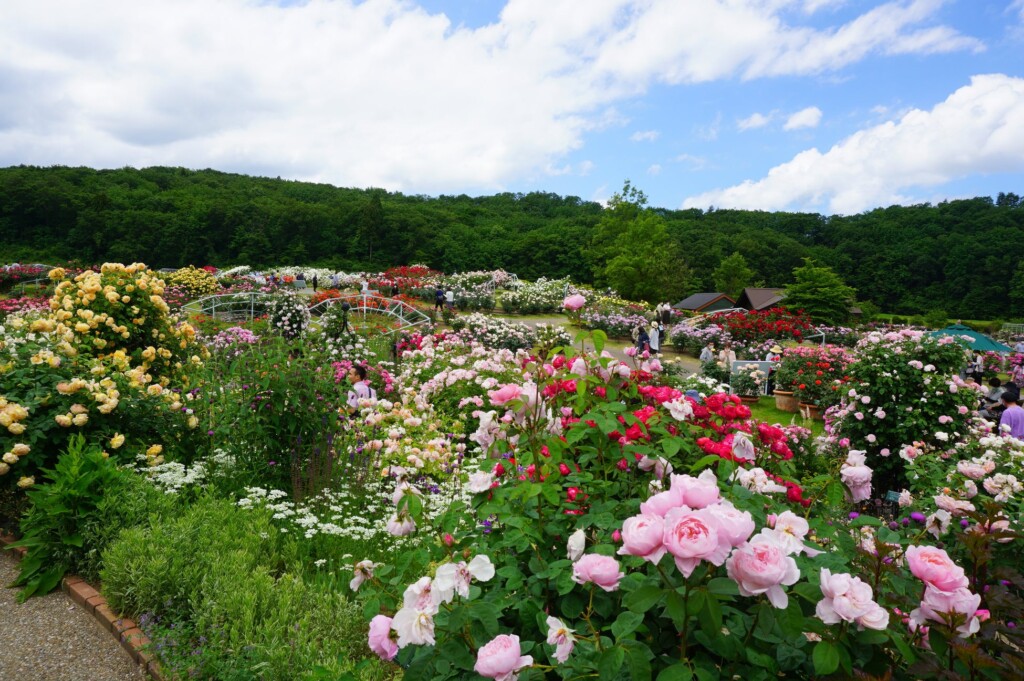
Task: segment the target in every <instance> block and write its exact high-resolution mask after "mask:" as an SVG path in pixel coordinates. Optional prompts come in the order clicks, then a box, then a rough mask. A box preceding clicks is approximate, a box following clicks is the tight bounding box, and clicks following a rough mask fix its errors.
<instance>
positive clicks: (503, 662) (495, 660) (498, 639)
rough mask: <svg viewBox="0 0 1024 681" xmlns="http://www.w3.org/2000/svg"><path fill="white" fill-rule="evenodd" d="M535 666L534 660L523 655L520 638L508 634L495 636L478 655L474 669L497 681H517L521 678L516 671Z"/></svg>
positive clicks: (481, 674)
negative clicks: (516, 680)
mask: <svg viewBox="0 0 1024 681" xmlns="http://www.w3.org/2000/svg"><path fill="white" fill-rule="evenodd" d="M531 664H533V658H532V657H531V656H529V655H523V654H522V650H521V649H520V647H519V637H518V636H515V635H512V636H509V635H508V634H500V635H498V636H495V637H494V638H493V639H492V640H491V642H490V643H488V644H487V645H485V646H484V647H483V648H481V649H480V650H478V651H477V653H476V664H475V665H473V669H474V670H475V671H476V673H477V674H479V675H480V676H485V677H487V678H489V679H496V681H515V679H518V678H519V675H518V674H516V671H517V670H519V669H522V668H523V667H529V666H530V665H531Z"/></svg>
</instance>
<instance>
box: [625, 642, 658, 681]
mask: <svg viewBox="0 0 1024 681" xmlns="http://www.w3.org/2000/svg"><path fill="white" fill-rule="evenodd" d="M622 646H623V647H624V648H625V649H626V664H628V665H629V678H630V681H645V680H646V679H650V678H651V662H650V660H649V659H648V658H649V657H650V655H651V651H650V648H648V647H647V646H645V645H644V644H643V643H638V642H636V641H624V642H623V644H622Z"/></svg>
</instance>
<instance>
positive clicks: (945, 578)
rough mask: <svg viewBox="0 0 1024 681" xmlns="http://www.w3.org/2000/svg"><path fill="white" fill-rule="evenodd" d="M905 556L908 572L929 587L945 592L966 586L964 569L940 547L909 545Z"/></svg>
mask: <svg viewBox="0 0 1024 681" xmlns="http://www.w3.org/2000/svg"><path fill="white" fill-rule="evenodd" d="M906 558H907V566H908V567H909V568H910V572H911V573H913V575H914V576H915V577H917V578H918V579H920V580H921V581H922V582H924V583H925V584H927V585H928V586H930V587H933V588H935V589H938V590H939V591H946V592H951V591H956V590H957V589H964V588H966V587H967V584H968V582H967V576H966V575H965V574H964V569H963V568H962V567H960V566H959V565H957V564H956V563H954V562H953V560H952V559H951V558H950V557H949V555H948V554H947V553H946V552H945V551H944V550H942V549H939V548H936V547H934V546H911V547H909V548H908V549H907V553H906Z"/></svg>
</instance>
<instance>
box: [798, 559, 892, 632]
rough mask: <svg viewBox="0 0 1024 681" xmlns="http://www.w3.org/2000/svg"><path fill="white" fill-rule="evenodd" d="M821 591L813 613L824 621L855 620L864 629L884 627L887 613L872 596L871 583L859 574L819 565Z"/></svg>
mask: <svg viewBox="0 0 1024 681" xmlns="http://www.w3.org/2000/svg"><path fill="white" fill-rule="evenodd" d="M821 593H822V595H823V596H824V598H823V599H822V600H820V601H818V605H817V606H816V608H815V614H816V615H817V616H818V619H820V620H821V621H822V622H824V623H825V624H838V623H839V622H840V621H846V622H856V623H857V624H858V625H860V626H861V627H864V628H867V629H885V628H886V627H887V626H888V625H889V613H888V612H887V611H886V610H885V609H883V608H881V607H880V606H879V605H878V604H877V603H875V601H874V600H873V598H874V596H873V593H872V591H871V586H870V585H869V584H866V583H865V582H863V581H861V579H860V578H859V577H854V576H852V575H849V574H843V573H840V574H835V575H833V574H832V572H831V571H830V570H829V569H828V568H822V569H821Z"/></svg>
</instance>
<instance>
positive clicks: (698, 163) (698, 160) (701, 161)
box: [674, 154, 708, 170]
mask: <svg viewBox="0 0 1024 681" xmlns="http://www.w3.org/2000/svg"><path fill="white" fill-rule="evenodd" d="M674 160H675V161H676V163H684V164H686V165H687V166H689V170H701V169H703V168H704V166H706V165H707V164H708V160H707V159H706V158H704V157H703V156H693V155H691V154H679V155H678V156H676V157H675V159H674Z"/></svg>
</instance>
